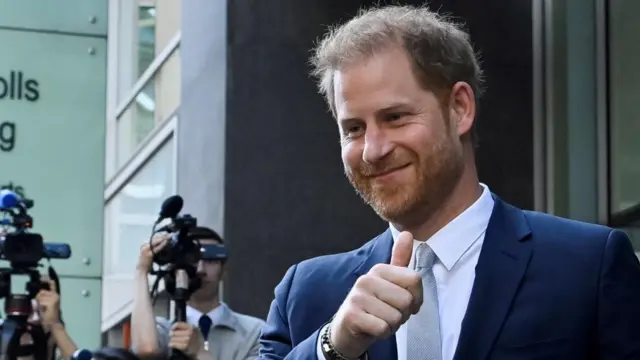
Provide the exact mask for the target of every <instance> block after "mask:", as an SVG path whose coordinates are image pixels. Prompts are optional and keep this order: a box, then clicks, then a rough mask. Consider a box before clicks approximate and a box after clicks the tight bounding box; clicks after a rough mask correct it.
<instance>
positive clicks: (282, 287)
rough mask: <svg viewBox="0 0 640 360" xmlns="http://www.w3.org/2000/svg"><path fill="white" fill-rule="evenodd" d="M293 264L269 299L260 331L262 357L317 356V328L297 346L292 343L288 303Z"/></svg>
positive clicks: (294, 359)
mask: <svg viewBox="0 0 640 360" xmlns="http://www.w3.org/2000/svg"><path fill="white" fill-rule="evenodd" d="M296 268H297V265H294V266H292V267H291V268H289V270H287V273H286V274H285V275H284V278H283V279H282V281H281V282H280V284H278V286H276V289H275V299H273V301H272V302H271V307H270V309H269V315H268V316H267V323H266V324H265V326H264V327H263V328H262V333H261V334H260V357H259V359H261V360H318V358H317V357H316V343H317V339H318V333H319V330H318V331H315V332H314V333H313V334H311V336H309V337H308V338H307V339H305V340H304V341H302V342H301V343H299V344H297V346H295V347H294V346H293V345H292V344H293V342H292V340H291V329H290V328H289V321H288V316H287V310H288V307H287V306H288V300H289V298H290V296H291V294H292V292H293V293H295V286H294V285H293V282H294V277H295V273H296ZM301 316H304V314H301Z"/></svg>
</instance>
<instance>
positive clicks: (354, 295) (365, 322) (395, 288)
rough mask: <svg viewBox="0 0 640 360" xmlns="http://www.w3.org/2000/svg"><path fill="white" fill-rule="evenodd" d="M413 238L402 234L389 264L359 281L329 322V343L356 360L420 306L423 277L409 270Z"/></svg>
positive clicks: (394, 247)
mask: <svg viewBox="0 0 640 360" xmlns="http://www.w3.org/2000/svg"><path fill="white" fill-rule="evenodd" d="M412 252H413V235H411V234H410V233H408V232H402V233H401V234H400V236H399V237H398V239H397V240H396V242H395V244H394V246H393V250H392V253H391V264H377V265H375V266H374V267H373V268H371V270H370V271H369V272H368V273H367V274H365V275H363V276H361V277H360V278H358V280H357V281H356V283H355V285H354V287H353V288H352V289H351V291H350V292H349V294H348V295H347V298H346V299H345V301H344V303H342V306H340V309H339V310H338V312H337V314H336V316H335V317H334V319H333V321H332V322H331V342H332V343H333V346H334V347H335V348H336V350H337V351H338V352H340V353H341V354H342V355H343V356H345V357H347V358H350V359H355V358H357V357H359V356H360V355H362V354H364V353H365V352H366V351H367V349H368V348H369V347H370V346H371V345H372V344H373V343H374V342H375V341H376V340H379V339H384V338H387V337H389V336H391V334H393V333H395V332H396V331H397V330H398V328H399V327H400V325H402V324H404V323H405V322H406V321H407V320H408V319H409V316H411V315H413V314H416V313H417V312H418V311H419V310H420V306H421V305H422V277H421V276H420V274H418V273H417V272H415V271H413V270H411V269H408V268H407V266H408V265H409V262H410V261H411V255H412Z"/></svg>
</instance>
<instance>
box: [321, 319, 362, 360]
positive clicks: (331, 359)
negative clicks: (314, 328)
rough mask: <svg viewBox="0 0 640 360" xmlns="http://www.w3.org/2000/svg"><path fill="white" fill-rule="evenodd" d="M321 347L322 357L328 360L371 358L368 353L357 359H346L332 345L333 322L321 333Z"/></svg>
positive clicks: (347, 359) (346, 359)
mask: <svg viewBox="0 0 640 360" xmlns="http://www.w3.org/2000/svg"><path fill="white" fill-rule="evenodd" d="M320 347H321V348H322V355H324V357H325V359H327V360H367V359H369V356H368V355H367V353H364V354H362V355H360V357H358V358H357V359H349V358H346V357H344V356H343V355H342V354H340V352H338V350H336V348H335V347H334V346H333V343H331V322H329V323H328V324H327V325H326V326H325V327H324V329H322V332H321V333H320Z"/></svg>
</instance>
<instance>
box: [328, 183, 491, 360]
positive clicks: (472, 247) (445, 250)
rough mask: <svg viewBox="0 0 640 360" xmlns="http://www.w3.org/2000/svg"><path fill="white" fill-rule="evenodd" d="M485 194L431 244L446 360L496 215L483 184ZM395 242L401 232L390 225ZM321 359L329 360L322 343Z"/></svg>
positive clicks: (400, 342) (403, 353) (403, 333)
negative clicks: (490, 225)
mask: <svg viewBox="0 0 640 360" xmlns="http://www.w3.org/2000/svg"><path fill="white" fill-rule="evenodd" d="M480 185H481V186H482V188H483V190H482V194H481V195H480V197H479V198H478V200H476V202H475V203H473V205H471V206H470V207H469V208H467V209H466V210H465V211H464V212H463V213H462V214H460V215H458V217H456V218H455V219H453V220H452V221H451V222H449V223H448V224H447V225H445V226H444V227H443V228H442V229H440V230H439V231H438V232H437V233H435V234H434V235H433V236H432V237H431V238H429V239H428V240H427V244H429V246H430V247H431V249H433V251H434V252H435V254H436V255H437V257H438V259H437V260H436V262H435V264H434V265H433V273H434V276H435V278H436V283H437V285H438V308H439V309H438V310H439V315H440V335H441V336H442V360H453V356H454V354H455V352H456V347H457V345H458V339H459V338H460V328H461V326H462V319H463V318H464V315H465V313H466V311H467V305H469V298H470V297H471V289H472V287H473V282H474V280H475V277H476V274H475V267H476V264H477V263H478V258H479V256H480V250H481V249H482V244H483V242H484V234H485V232H486V230H487V225H488V224H489V218H490V217H491V212H492V211H493V205H494V201H493V197H492V195H491V192H490V191H489V188H488V187H487V186H486V185H484V184H480ZM390 229H391V235H392V236H393V241H395V240H396V239H397V238H398V235H399V231H398V230H397V229H395V228H394V227H393V225H390ZM420 243H421V241H419V240H414V242H413V254H414V255H413V256H412V259H411V262H410V264H409V267H410V268H413V267H414V258H415V250H416V248H417V247H418V245H419V244H420ZM396 343H397V348H398V360H412V359H408V358H407V326H406V324H404V325H402V326H400V328H399V329H398V331H397V332H396ZM317 355H318V359H325V358H324V356H323V354H322V348H321V346H320V339H318V346H317Z"/></svg>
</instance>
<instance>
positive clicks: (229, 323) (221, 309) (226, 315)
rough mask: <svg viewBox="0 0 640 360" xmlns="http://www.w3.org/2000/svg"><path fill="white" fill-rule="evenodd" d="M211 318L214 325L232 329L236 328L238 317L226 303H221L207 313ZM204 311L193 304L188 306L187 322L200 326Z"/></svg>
mask: <svg viewBox="0 0 640 360" xmlns="http://www.w3.org/2000/svg"><path fill="white" fill-rule="evenodd" d="M207 315H209V317H210V318H211V322H212V324H213V327H217V326H222V327H227V328H229V329H232V330H236V325H237V324H236V319H235V316H234V314H233V312H232V311H231V309H229V307H228V306H227V305H226V304H225V303H220V305H218V306H217V307H216V308H215V309H213V310H211V311H209V312H208V313H207ZM201 316H202V313H201V312H200V311H198V310H196V309H194V308H192V307H191V306H187V322H188V323H189V324H191V325H194V326H198V322H199V320H200V317H201Z"/></svg>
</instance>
